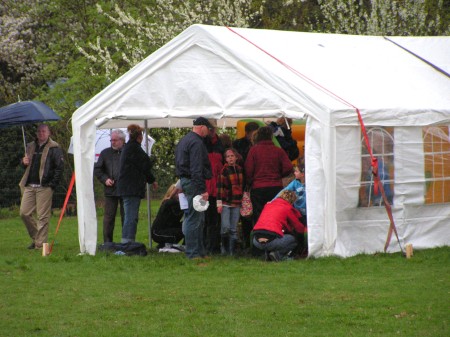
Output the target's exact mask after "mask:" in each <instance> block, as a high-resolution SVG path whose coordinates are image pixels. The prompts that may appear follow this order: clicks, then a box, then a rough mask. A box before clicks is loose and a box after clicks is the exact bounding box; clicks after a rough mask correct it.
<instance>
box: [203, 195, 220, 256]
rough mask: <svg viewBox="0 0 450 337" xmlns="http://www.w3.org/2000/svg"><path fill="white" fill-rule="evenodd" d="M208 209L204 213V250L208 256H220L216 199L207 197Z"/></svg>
mask: <svg viewBox="0 0 450 337" xmlns="http://www.w3.org/2000/svg"><path fill="white" fill-rule="evenodd" d="M208 201H209V207H208V209H207V210H206V211H205V228H204V230H205V233H204V240H205V248H206V252H207V253H208V254H220V221H219V213H217V205H216V202H217V199H216V197H213V196H209V198H208Z"/></svg>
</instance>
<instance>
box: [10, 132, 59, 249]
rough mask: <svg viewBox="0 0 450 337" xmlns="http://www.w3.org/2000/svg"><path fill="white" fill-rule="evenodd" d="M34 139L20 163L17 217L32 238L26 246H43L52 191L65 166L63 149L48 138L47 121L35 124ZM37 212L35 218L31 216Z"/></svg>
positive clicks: (46, 236)
mask: <svg viewBox="0 0 450 337" xmlns="http://www.w3.org/2000/svg"><path fill="white" fill-rule="evenodd" d="M36 136H37V137H36V140H35V141H34V142H31V143H28V144H27V149H26V154H25V157H23V159H22V164H23V166H24V167H26V170H25V173H24V175H23V177H22V180H21V181H20V184H19V186H20V190H21V192H22V201H21V203H20V217H21V218H22V220H23V222H24V223H25V226H26V227H27V230H28V234H29V235H30V238H31V240H32V243H31V245H30V246H28V248H29V249H42V245H43V243H45V242H47V239H48V223H49V221H50V215H51V209H52V198H53V191H54V189H55V188H56V186H58V184H59V181H60V180H61V177H62V174H63V170H64V158H63V151H62V149H61V147H60V146H59V144H58V143H56V142H55V141H53V140H52V139H51V138H50V129H49V127H48V125H45V124H41V125H39V126H38V129H37V133H36ZM34 212H36V215H37V219H35V218H33V213H34Z"/></svg>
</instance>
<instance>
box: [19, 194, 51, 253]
mask: <svg viewBox="0 0 450 337" xmlns="http://www.w3.org/2000/svg"><path fill="white" fill-rule="evenodd" d="M52 197H53V190H52V188H51V187H30V186H26V187H25V189H24V192H23V195H22V202H21V203H20V217H21V218H22V221H23V222H24V223H25V226H26V227H27V230H28V234H29V235H30V238H31V239H32V240H33V242H34V244H35V247H36V248H41V247H42V244H43V243H44V242H47V239H48V223H49V221H50V215H51V210H52ZM33 213H36V216H37V217H36V219H35V218H34V217H33Z"/></svg>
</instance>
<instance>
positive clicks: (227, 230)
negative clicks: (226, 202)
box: [220, 206, 241, 240]
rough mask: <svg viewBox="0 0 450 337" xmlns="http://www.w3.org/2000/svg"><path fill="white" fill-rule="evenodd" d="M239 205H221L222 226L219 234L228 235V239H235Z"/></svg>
mask: <svg viewBox="0 0 450 337" xmlns="http://www.w3.org/2000/svg"><path fill="white" fill-rule="evenodd" d="M239 210H240V207H227V206H223V207H222V218H221V220H222V226H221V227H222V228H221V230H220V234H221V235H227V234H228V235H229V236H230V239H234V240H236V239H237V234H236V227H237V223H238V222H239V217H240V215H241V214H240V213H239Z"/></svg>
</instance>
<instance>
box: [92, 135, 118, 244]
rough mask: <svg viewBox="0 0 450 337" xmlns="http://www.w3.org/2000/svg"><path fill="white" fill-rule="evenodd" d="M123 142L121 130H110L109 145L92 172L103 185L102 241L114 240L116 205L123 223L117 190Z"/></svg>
mask: <svg viewBox="0 0 450 337" xmlns="http://www.w3.org/2000/svg"><path fill="white" fill-rule="evenodd" d="M123 144H125V133H124V132H123V131H122V130H119V129H117V130H113V131H112V132H111V147H108V148H106V149H104V150H103V151H102V152H101V153H100V156H99V157H98V160H97V162H96V163H95V165H94V174H95V176H96V177H97V179H98V180H99V181H100V182H101V183H102V184H103V186H104V194H105V204H104V208H103V209H104V215H103V242H114V240H113V238H114V226H115V222H116V214H117V207H118V206H119V205H120V217H121V219H122V224H123V202H122V199H121V198H120V197H119V194H118V191H117V183H118V181H119V173H120V155H121V153H122V147H123Z"/></svg>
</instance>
